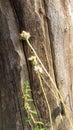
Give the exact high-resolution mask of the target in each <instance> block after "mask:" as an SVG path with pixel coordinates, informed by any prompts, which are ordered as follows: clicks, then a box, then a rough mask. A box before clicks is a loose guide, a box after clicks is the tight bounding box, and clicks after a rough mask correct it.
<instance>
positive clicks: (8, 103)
mask: <svg viewBox="0 0 73 130" xmlns="http://www.w3.org/2000/svg"><path fill="white" fill-rule="evenodd" d="M72 5H73V2H72V1H68V0H64V2H63V0H60V1H58V0H30V1H29V0H0V129H1V130H30V129H31V126H26V124H24V118H25V117H26V115H27V114H26V112H25V111H24V109H23V101H22V100H21V86H22V85H23V83H24V81H26V80H29V81H30V86H31V89H32V97H33V99H34V106H35V107H36V109H37V111H38V113H39V119H42V120H43V121H44V122H45V124H46V127H47V129H50V125H49V124H50V123H49V113H48V109H47V106H46V104H45V102H44V97H43V93H42V91H41V90H40V87H39V82H38V78H37V76H36V73H35V72H34V71H33V69H32V66H31V64H30V63H29V62H28V60H27V58H28V57H29V56H31V54H32V51H31V50H30V48H29V47H28V46H27V45H26V43H23V42H21V41H20V39H19V33H20V32H21V31H22V30H26V31H28V32H30V34H31V38H30V42H31V44H32V46H33V47H34V49H35V50H36V52H37V54H38V55H39V57H40V59H41V61H42V62H43V64H44V65H45V67H46V69H47V70H48V72H49V73H50V75H51V76H52V78H53V80H54V82H55V83H56V85H57V87H58V89H59V91H60V92H61V94H62V96H63V99H64V101H65V104H66V105H67V107H68V112H69V115H70V117H71V118H73V109H72V108H73V101H72V99H73V97H72V93H73V89H72V87H73V78H72V77H73V72H72V71H73V60H72V58H73V51H72V50H73V45H72V44H73V43H72V42H73V38H72V34H73V30H72V29H73V19H72V17H73V15H72V12H73V11H72ZM44 78H45V79H46V80H47V82H48V84H49V86H50V87H51V86H52V84H51V82H50V80H49V78H47V76H45V75H44ZM45 91H46V95H47V97H48V102H49V103H50V107H51V110H52V113H53V112H54V110H55V109H56V108H57V107H58V105H59V96H58V95H57V100H55V98H54V96H53V95H52V92H51V91H50V89H49V88H47V86H46V85H45ZM55 94H56V93H55ZM61 114H62V117H63V120H61V118H60V116H58V117H56V119H55V120H54V121H53V123H54V129H56V130H63V129H64V130H71V128H70V125H69V123H68V120H67V118H66V116H65V115H64V114H63V113H61Z"/></svg>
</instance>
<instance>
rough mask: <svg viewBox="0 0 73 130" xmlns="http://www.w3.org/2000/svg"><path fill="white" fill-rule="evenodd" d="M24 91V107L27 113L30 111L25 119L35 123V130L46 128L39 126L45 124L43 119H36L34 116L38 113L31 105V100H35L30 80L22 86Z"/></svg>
mask: <svg viewBox="0 0 73 130" xmlns="http://www.w3.org/2000/svg"><path fill="white" fill-rule="evenodd" d="M22 92H23V96H22V98H23V99H24V101H25V103H24V108H25V109H26V111H27V113H28V117H27V118H26V119H25V122H26V123H31V122H33V123H34V126H35V128H34V130H45V129H44V128H39V126H38V125H42V126H43V125H44V123H43V122H42V121H36V120H35V118H34V115H37V111H36V110H32V108H31V106H30V102H33V99H32V98H31V93H30V92H31V89H30V85H29V82H28V81H25V83H24V86H23V87H22Z"/></svg>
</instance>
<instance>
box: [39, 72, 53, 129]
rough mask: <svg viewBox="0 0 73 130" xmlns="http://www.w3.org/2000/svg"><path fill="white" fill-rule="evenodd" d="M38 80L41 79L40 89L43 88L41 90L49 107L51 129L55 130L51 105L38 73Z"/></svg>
mask: <svg viewBox="0 0 73 130" xmlns="http://www.w3.org/2000/svg"><path fill="white" fill-rule="evenodd" d="M38 79H39V81H40V87H41V89H42V91H43V94H44V97H45V101H46V104H47V107H48V111H49V116H50V124H51V129H52V130H54V129H53V122H52V117H51V109H50V105H49V103H48V100H47V96H46V94H45V90H44V87H43V83H42V79H41V76H40V74H39V73H38Z"/></svg>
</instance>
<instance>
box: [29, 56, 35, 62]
mask: <svg viewBox="0 0 73 130" xmlns="http://www.w3.org/2000/svg"><path fill="white" fill-rule="evenodd" d="M28 60H29V61H34V60H36V56H31V57H29V58H28Z"/></svg>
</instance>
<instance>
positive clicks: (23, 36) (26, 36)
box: [20, 31, 73, 130]
mask: <svg viewBox="0 0 73 130" xmlns="http://www.w3.org/2000/svg"><path fill="white" fill-rule="evenodd" d="M20 38H21V39H22V40H25V41H26V42H27V44H28V46H29V47H30V48H31V50H32V51H33V53H34V55H35V56H34V57H36V59H37V60H34V61H35V62H33V65H34V69H35V70H36V72H38V73H37V74H38V78H39V81H40V86H41V89H42V91H43V94H44V97H45V101H46V103H47V106H48V109H49V113H50V123H51V128H52V130H53V125H52V118H51V110H50V106H49V103H48V102H47V97H46V95H45V91H44V88H43V84H42V79H41V78H42V77H41V72H42V71H40V70H42V69H43V71H44V72H45V74H46V75H47V76H48V77H49V79H50V81H51V83H52V85H53V87H54V89H55V92H57V93H58V95H59V97H60V101H61V102H62V105H63V107H64V111H65V115H66V117H67V119H68V121H69V123H70V126H71V129H72V130H73V124H72V121H71V119H70V117H69V114H68V112H67V108H66V105H65V103H64V100H63V97H62V96H61V94H60V91H59V90H58V88H57V86H56V84H55V82H54V81H53V79H52V77H51V76H50V74H49V73H48V71H47V70H46V68H45V66H44V65H43V63H42V62H41V60H40V58H39V57H38V55H37V53H36V51H35V50H34V48H33V47H32V45H31V43H30V42H29V38H30V33H28V32H26V31H22V33H21V34H20ZM37 61H38V62H39V63H40V65H41V68H42V69H40V67H39V66H38V64H36V63H37ZM34 130H39V128H38V127H36V128H35V129H34ZM41 130H43V129H41Z"/></svg>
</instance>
